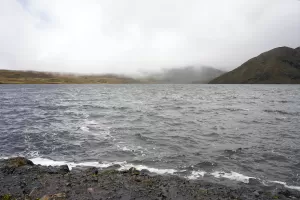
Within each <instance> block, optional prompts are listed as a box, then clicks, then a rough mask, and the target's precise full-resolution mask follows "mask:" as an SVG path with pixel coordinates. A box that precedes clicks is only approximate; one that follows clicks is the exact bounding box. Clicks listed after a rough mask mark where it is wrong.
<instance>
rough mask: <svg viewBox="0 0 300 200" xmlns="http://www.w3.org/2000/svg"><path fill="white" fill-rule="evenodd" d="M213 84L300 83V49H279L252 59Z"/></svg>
mask: <svg viewBox="0 0 300 200" xmlns="http://www.w3.org/2000/svg"><path fill="white" fill-rule="evenodd" d="M210 83H213V84H243V83H248V84H255V83H258V84H268V83H270V84H279V83H282V84H296V83H300V47H298V48H296V49H292V48H289V47H279V48H275V49H272V50H270V51H268V52H265V53H262V54H260V55H259V56H257V57H255V58H252V59H250V60H248V61H247V62H245V63H244V64H242V65H241V66H240V67H238V68H236V69H234V70H233V71H231V72H228V73H226V74H223V75H221V76H220V77H218V78H216V79H214V80H212V81H211V82H210Z"/></svg>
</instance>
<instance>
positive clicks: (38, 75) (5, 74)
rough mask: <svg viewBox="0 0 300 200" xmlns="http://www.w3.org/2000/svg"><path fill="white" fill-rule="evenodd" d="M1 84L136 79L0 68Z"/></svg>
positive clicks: (96, 82) (135, 81)
mask: <svg viewBox="0 0 300 200" xmlns="http://www.w3.org/2000/svg"><path fill="white" fill-rule="evenodd" d="M0 83H2V84H125V83H139V81H138V80H135V79H132V78H128V77H123V76H117V75H69V74H59V73H49V72H36V71H15V70H0Z"/></svg>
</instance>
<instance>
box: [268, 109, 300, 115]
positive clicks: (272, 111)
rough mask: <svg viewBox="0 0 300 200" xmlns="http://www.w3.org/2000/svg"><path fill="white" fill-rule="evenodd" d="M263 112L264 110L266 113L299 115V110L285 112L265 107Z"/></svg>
mask: <svg viewBox="0 0 300 200" xmlns="http://www.w3.org/2000/svg"><path fill="white" fill-rule="evenodd" d="M264 112H266V113H275V114H280V115H291V116H298V115H299V112H286V111H283V110H270V109H267V110H264Z"/></svg>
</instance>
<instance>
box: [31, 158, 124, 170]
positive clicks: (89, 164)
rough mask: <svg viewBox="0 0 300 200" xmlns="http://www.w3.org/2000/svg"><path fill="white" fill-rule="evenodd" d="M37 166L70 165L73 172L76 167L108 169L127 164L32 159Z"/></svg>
mask: <svg viewBox="0 0 300 200" xmlns="http://www.w3.org/2000/svg"><path fill="white" fill-rule="evenodd" d="M30 160H31V161H32V162H33V163H34V164H36V165H44V166H61V165H68V167H69V169H70V170H71V169H72V168H74V167H99V168H107V167H110V166H113V165H123V164H125V163H126V161H124V162H103V163H99V162H82V163H75V162H67V161H54V160H50V159H47V158H33V159H30Z"/></svg>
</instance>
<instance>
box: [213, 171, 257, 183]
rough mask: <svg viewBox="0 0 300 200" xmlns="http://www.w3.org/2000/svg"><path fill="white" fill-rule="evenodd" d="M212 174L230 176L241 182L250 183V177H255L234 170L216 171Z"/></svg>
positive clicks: (221, 176) (222, 176) (217, 176)
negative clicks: (226, 171)
mask: <svg viewBox="0 0 300 200" xmlns="http://www.w3.org/2000/svg"><path fill="white" fill-rule="evenodd" d="M211 175H213V176H214V177H216V178H228V179H230V180H235V181H240V182H243V183H249V179H250V178H254V177H251V176H245V175H243V174H239V173H237V172H233V171H232V172H230V173H225V172H222V171H216V172H213V173H211Z"/></svg>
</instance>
